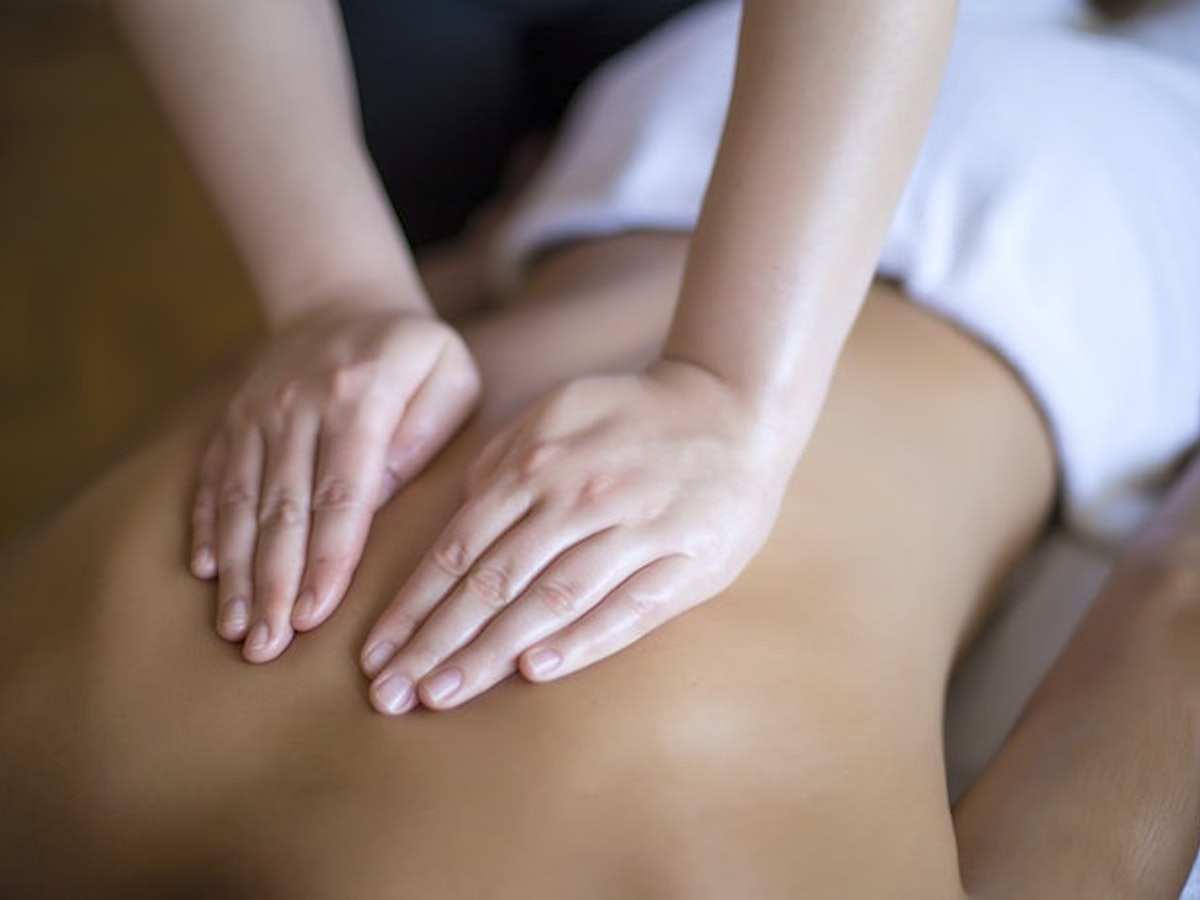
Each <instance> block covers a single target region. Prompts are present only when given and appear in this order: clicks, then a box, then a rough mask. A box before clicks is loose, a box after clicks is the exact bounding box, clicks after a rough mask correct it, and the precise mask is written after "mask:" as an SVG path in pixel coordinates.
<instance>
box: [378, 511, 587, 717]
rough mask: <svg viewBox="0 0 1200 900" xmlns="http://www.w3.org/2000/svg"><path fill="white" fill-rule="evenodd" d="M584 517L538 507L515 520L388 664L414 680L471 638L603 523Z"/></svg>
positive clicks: (435, 694) (510, 656)
mask: <svg viewBox="0 0 1200 900" xmlns="http://www.w3.org/2000/svg"><path fill="white" fill-rule="evenodd" d="M589 518H590V520H589ZM589 518H582V517H580V516H573V517H567V518H566V519H564V518H563V517H562V516H561V515H559V514H557V513H554V512H548V511H545V510H544V509H543V510H535V511H534V512H532V513H531V514H530V515H529V516H527V517H525V518H524V519H522V520H520V521H519V522H517V523H516V524H515V525H514V526H513V527H512V528H511V529H509V531H508V532H506V533H505V534H504V535H502V536H501V537H500V538H499V539H498V540H497V541H496V542H495V543H494V544H493V545H492V546H491V547H490V548H489V549H488V550H487V552H486V553H485V554H484V555H483V556H482V557H481V558H480V560H479V562H477V563H476V564H475V565H474V566H472V567H471V569H470V571H469V572H467V574H466V575H465V576H464V577H463V578H462V579H461V580H460V581H459V583H458V585H457V586H456V587H455V589H454V591H453V592H452V593H451V594H450V596H449V597H447V598H446V599H445V600H443V601H442V602H441V603H439V604H438V605H437V607H436V608H435V609H434V610H433V611H432V612H431V613H430V614H429V615H428V617H427V618H426V620H425V622H424V623H423V624H422V625H421V627H420V629H419V630H418V631H417V632H416V634H415V635H414V636H413V637H412V638H411V639H410V640H409V641H408V642H407V643H406V644H405V645H404V646H403V648H402V649H401V650H400V651H399V652H398V653H396V655H395V656H394V657H393V658H392V661H391V663H390V664H389V666H388V668H389V669H390V670H392V671H393V672H399V673H400V674H403V675H404V676H405V677H407V678H408V679H410V680H411V681H412V682H414V683H416V682H418V681H420V680H421V679H422V678H424V677H425V676H426V675H427V674H428V673H429V672H430V670H431V669H433V668H434V667H436V666H440V665H441V664H442V663H443V662H444V661H445V660H446V659H447V658H448V657H449V656H450V655H451V654H453V653H455V652H456V651H458V650H460V649H461V648H463V647H465V646H466V645H467V644H468V643H470V642H471V641H472V640H474V639H475V637H476V636H477V635H479V633H480V632H481V631H483V629H484V628H485V627H486V626H487V624H488V623H489V622H491V621H492V620H493V619H495V618H496V616H497V615H500V614H501V613H502V611H503V610H504V609H505V608H506V607H508V605H509V604H510V603H512V602H513V601H514V600H515V599H516V598H517V597H518V596H519V595H521V593H522V592H523V591H524V590H525V588H526V586H527V585H529V584H530V583H531V582H532V581H533V580H534V578H535V577H537V576H538V574H539V573H540V572H542V571H543V570H545V569H546V568H547V567H548V566H550V565H552V564H553V563H554V560H555V559H556V558H558V557H559V556H560V555H562V554H563V553H564V552H566V551H568V550H570V549H571V548H572V547H574V546H575V545H577V544H579V542H581V541H585V540H586V539H588V538H590V537H592V536H593V535H595V534H596V533H597V531H599V530H601V528H602V527H604V526H602V525H601V524H600V521H597V520H598V518H599V517H598V516H596V515H594V514H593V515H592V516H590V517H589ZM601 521H602V520H601ZM517 649H521V648H517ZM515 658H516V650H514V649H512V648H510V649H509V652H508V661H509V662H510V663H511V662H512V661H513V660H514V659H515ZM443 681H444V679H443ZM438 694H439V692H438V691H433V692H432V693H430V694H429V696H431V697H433V698H434V700H435V702H436V701H438V700H440V699H441V698H440V697H439V696H438Z"/></svg>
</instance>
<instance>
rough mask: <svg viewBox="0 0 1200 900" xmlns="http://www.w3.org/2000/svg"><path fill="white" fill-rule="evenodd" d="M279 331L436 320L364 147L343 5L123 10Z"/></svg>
mask: <svg viewBox="0 0 1200 900" xmlns="http://www.w3.org/2000/svg"><path fill="white" fill-rule="evenodd" d="M111 5H112V7H113V9H114V11H115V13H116V16H117V19H118V21H119V22H120V24H121V26H122V28H123V30H124V31H125V33H126V34H127V36H128V38H129V41H130V43H131V44H132V45H133V47H134V50H135V52H136V54H137V56H138V57H139V58H140V60H141V62H142V64H143V67H144V69H145V70H146V72H147V74H148V76H149V79H150V81H151V83H152V85H153V86H154V88H155V90H156V91H157V93H158V94H159V96H160V98H161V100H162V103H163V105H164V107H165V108H166V111H167V114H168V117H169V118H170V120H171V122H172V124H173V125H174V127H175V129H176V131H177V132H178V134H179V135H180V137H181V140H182V142H183V144H184V146H185V148H186V149H187V151H188V153H189V155H190V156H191V158H192V159H193V162H194V164H195V166H196V168H197V170H198V172H199V174H200V177H201V179H202V181H203V182H204V184H205V186H206V188H207V190H208V192H209V194H210V196H211V197H212V199H213V202H214V203H215V204H216V206H217V208H218V210H219V212H220V214H221V216H222V218H223V219H224V221H225V223H226V225H227V227H228V229H229V231H230V233H231V235H232V237H233V239H234V241H235V243H236V245H237V246H238V248H239V250H240V252H241V254H242V256H243V258H244V260H245V262H246V264H247V267H248V269H249V270H250V274H251V277H252V278H253V279H254V280H255V282H256V285H257V287H258V291H259V295H260V297H261V299H262V304H263V307H264V312H265V314H266V317H267V320H268V322H269V323H270V324H272V325H279V324H283V323H285V322H286V321H288V320H290V319H292V318H295V317H296V316H298V315H302V314H304V313H305V312H306V311H308V310H310V309H311V308H313V307H314V306H316V305H320V304H322V303H325V302H328V301H329V300H330V299H331V298H332V297H334V296H346V295H352V296H354V297H355V298H356V299H357V300H358V301H359V302H363V303H372V304H384V305H386V304H401V305H405V306H408V307H411V308H414V309H424V308H427V305H426V301H425V298H424V293H423V291H422V290H421V288H420V282H419V280H418V278H417V275H416V272H415V268H414V266H413V264H412V260H411V257H410V256H409V253H408V251H407V248H406V246H405V243H404V240H403V236H402V234H401V232H400V229H399V226H398V224H397V223H396V222H395V220H394V217H393V215H392V213H391V210H390V208H389V206H388V204H387V201H386V199H385V197H384V195H383V192H382V190H381V189H380V187H379V185H378V181H377V177H376V174H375V171H374V169H373V167H372V165H371V163H370V160H369V157H368V155H367V152H366V150H365V147H364V145H363V142H362V138H361V134H360V127H359V124H358V116H357V111H356V99H355V89H354V84H353V79H352V75H351V71H350V67H349V63H348V59H347V52H346V48H345V46H344V36H343V34H342V30H341V25H340V20H339V18H338V12H337V9H336V7H335V4H334V3H333V2H332V0H256V2H253V3H244V2H242V0H205V2H202V3H193V2H185V0H112V4H111Z"/></svg>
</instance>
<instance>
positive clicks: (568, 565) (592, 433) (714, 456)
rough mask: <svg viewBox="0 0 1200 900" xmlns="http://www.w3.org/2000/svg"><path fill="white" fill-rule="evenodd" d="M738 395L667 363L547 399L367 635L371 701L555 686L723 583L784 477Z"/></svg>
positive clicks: (577, 385)
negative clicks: (509, 683) (525, 682)
mask: <svg viewBox="0 0 1200 900" xmlns="http://www.w3.org/2000/svg"><path fill="white" fill-rule="evenodd" d="M755 422H756V418H755V416H753V415H751V414H750V413H749V411H748V409H747V408H746V405H745V404H744V402H743V398H741V397H739V396H738V395H737V394H736V393H735V392H734V391H732V390H731V389H730V388H729V387H728V385H726V384H724V383H723V382H721V381H720V379H717V378H715V377H714V376H713V375H712V374H711V373H708V372H706V371H704V370H703V369H700V368H698V367H696V366H694V365H691V364H688V363H681V362H677V361H660V362H658V363H656V364H655V365H654V366H652V367H651V368H650V369H649V370H648V371H647V372H645V373H643V374H639V375H616V376H601V377H593V378H587V379H582V380H577V381H574V382H571V383H570V384H568V385H567V386H565V387H563V388H560V389H558V390H556V391H554V392H551V393H550V394H549V395H547V396H546V397H545V398H543V399H542V401H541V402H539V403H538V404H537V405H536V406H535V407H534V408H533V409H532V410H531V411H530V412H528V413H527V414H526V415H524V416H522V417H521V418H520V419H519V420H518V421H517V422H516V423H515V424H513V425H511V426H510V427H509V428H507V429H506V430H505V431H503V432H501V433H500V434H499V435H498V436H497V437H496V438H494V439H493V440H492V441H491V442H490V443H489V444H488V446H487V447H486V448H485V449H484V450H483V452H482V453H481V454H480V456H479V458H478V459H477V460H476V461H475V463H474V465H473V467H472V470H471V473H470V478H469V486H468V499H467V502H466V503H465V505H464V506H463V507H462V508H461V510H460V511H459V513H458V515H457V516H456V517H455V518H454V519H453V521H451V523H450V524H449V525H448V526H447V527H446V529H445V531H444V532H443V533H442V535H441V536H440V537H439V539H438V540H437V541H436V542H435V544H434V545H433V547H432V548H431V549H430V550H429V551H428V552H427V553H426V555H425V557H424V558H423V559H422V561H421V562H420V563H419V565H418V567H417V569H416V570H415V571H414V573H413V575H412V576H411V577H410V579H409V580H408V581H407V583H406V584H405V585H404V586H403V587H402V588H401V590H400V592H399V593H398V594H397V595H396V597H395V599H394V600H393V601H392V603H391V605H390V606H389V607H388V609H387V610H386V611H385V612H384V614H383V615H382V616H381V617H380V619H379V621H378V622H377V623H376V625H375V627H374V628H373V629H372V631H371V633H370V635H369V636H368V638H367V641H366V644H365V647H364V652H363V657H362V664H363V668H364V670H365V671H366V673H367V674H368V675H369V676H372V677H373V679H374V680H373V684H372V688H371V692H370V696H371V702H372V704H373V705H374V706H375V707H376V708H377V709H378V710H379V711H381V712H386V713H391V714H397V713H403V712H406V711H408V710H409V709H412V708H413V707H414V706H415V705H416V704H417V703H418V702H420V703H422V704H424V705H426V706H429V707H433V708H439V709H444V708H449V707H453V706H457V705H459V704H461V703H464V702H466V701H467V700H469V699H471V698H472V697H475V696H476V695H478V694H479V693H481V692H482V691H485V690H487V689H488V688H489V687H491V686H493V685H494V684H496V683H497V682H498V681H500V680H501V679H503V678H505V677H507V676H508V675H510V674H511V673H513V672H514V671H516V670H517V669H518V668H519V669H520V671H521V673H522V674H523V675H524V676H525V677H526V678H528V679H530V680H532V681H546V680H551V679H553V678H558V677H561V676H563V675H566V674H569V673H570V672H574V671H576V670H578V669H580V668H583V667H585V666H588V665H590V664H592V663H594V662H596V661H598V660H600V659H602V658H604V657H606V656H608V655H610V654H612V653H615V652H617V651H618V650H620V649H622V648H623V647H626V646H627V645H629V644H631V643H632V642H634V641H635V640H637V639H638V638H640V637H642V636H643V635H645V634H646V633H647V632H649V631H651V630H652V629H654V628H656V627H658V626H659V625H660V624H662V623H663V622H665V621H667V620H668V619H670V618H672V617H674V616H676V615H678V614H679V613H681V612H683V611H684V610H686V609H688V608H690V607H692V606H695V605H696V604H698V603H700V602H702V601H704V600H706V599H708V598H709V597H711V596H713V595H714V594H716V593H718V592H719V591H720V590H721V589H723V588H724V587H726V586H727V585H728V584H729V583H730V582H731V581H732V580H733V579H734V578H735V577H736V576H737V574H738V573H739V572H740V571H741V570H742V568H743V567H744V566H745V564H746V563H747V561H748V560H749V559H750V557H751V556H752V555H753V554H754V553H755V552H756V551H757V549H758V548H759V547H760V546H761V545H762V542H763V541H764V540H765V539H766V536H767V533H768V532H769V530H770V527H771V525H772V523H773V522H774V519H775V516H776V513H777V510H778V505H779V501H780V497H781V496H782V491H783V487H784V485H785V483H786V480H787V475H788V472H789V470H790V465H789V464H788V460H787V459H786V458H784V457H783V456H781V455H780V454H779V453H777V452H776V450H775V449H774V447H773V444H774V443H775V442H773V441H771V440H770V439H768V438H767V437H766V436H765V435H764V434H762V433H761V431H760V430H759V429H757V428H756V426H755Z"/></svg>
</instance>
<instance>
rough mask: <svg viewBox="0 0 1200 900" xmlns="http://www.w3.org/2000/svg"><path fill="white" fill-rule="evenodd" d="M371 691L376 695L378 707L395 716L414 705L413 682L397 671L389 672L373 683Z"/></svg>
mask: <svg viewBox="0 0 1200 900" xmlns="http://www.w3.org/2000/svg"><path fill="white" fill-rule="evenodd" d="M371 693H372V694H374V695H375V701H376V702H375V706H376V708H377V709H381V710H382V711H383V712H386V713H388V714H390V715H393V716H394V715H397V714H399V713H402V712H405V711H406V710H407V709H408V708H409V707H411V706H412V705H413V688H412V682H411V681H409V680H408V679H407V678H405V677H404V676H403V675H397V674H396V673H395V672H388V673H387V674H386V675H384V676H383V677H382V678H380V679H379V680H378V681H376V682H375V683H374V684H373V685H371Z"/></svg>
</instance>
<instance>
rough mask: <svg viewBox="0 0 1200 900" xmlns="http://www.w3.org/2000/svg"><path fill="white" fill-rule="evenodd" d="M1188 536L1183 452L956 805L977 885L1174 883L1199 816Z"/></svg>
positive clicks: (1199, 537)
mask: <svg viewBox="0 0 1200 900" xmlns="http://www.w3.org/2000/svg"><path fill="white" fill-rule="evenodd" d="M1198 542H1200V464H1198V463H1195V462H1194V463H1192V465H1191V467H1190V468H1189V470H1188V471H1187V473H1186V474H1185V476H1184V477H1183V478H1182V479H1181V480H1180V481H1179V483H1178V485H1177V486H1176V487H1175V489H1174V490H1173V491H1172V493H1171V495H1170V496H1169V497H1168V499H1167V501H1166V502H1165V503H1164V504H1163V506H1162V507H1161V509H1160V510H1159V511H1158V512H1157V513H1156V514H1155V516H1154V517H1153V518H1152V520H1151V521H1150V522H1149V524H1148V525H1147V527H1146V528H1145V529H1144V530H1143V531H1142V533H1141V535H1140V536H1139V538H1138V540H1137V541H1136V542H1135V544H1134V545H1133V547H1132V548H1131V549H1130V551H1129V552H1128V554H1127V555H1126V556H1125V557H1124V559H1122V560H1121V561H1120V562H1119V563H1118V565H1117V567H1116V568H1115V570H1114V572H1113V574H1112V576H1111V577H1110V578H1109V580H1108V582H1106V584H1105V586H1104V589H1103V590H1102V591H1101V594H1100V596H1099V597H1098V599H1097V600H1096V603H1095V605H1094V606H1093V608H1092V610H1091V611H1090V612H1089V613H1088V615H1087V617H1086V618H1085V619H1084V621H1083V624H1082V625H1081V626H1080V628H1079V630H1078V632H1077V633H1076V635H1075V636H1074V638H1073V639H1072V640H1071V642H1070V643H1069V644H1068V645H1067V648H1066V649H1065V650H1064V652H1063V654H1062V656H1061V657H1060V658H1059V660H1058V662H1057V663H1056V664H1055V666H1054V668H1053V669H1051V671H1050V673H1049V675H1047V677H1046V680H1045V681H1044V682H1043V684H1042V686H1041V687H1040V689H1039V690H1038V692H1037V693H1036V694H1035V695H1034V697H1033V699H1032V700H1031V701H1030V703H1029V706H1028V707H1027V708H1026V711H1025V713H1024V716H1023V717H1022V719H1021V721H1020V722H1019V723H1018V724H1017V727H1016V729H1015V730H1014V732H1013V734H1012V735H1011V737H1010V738H1009V740H1008V741H1007V742H1006V743H1005V745H1004V746H1003V748H1002V749H1001V751H1000V753H999V754H998V755H997V757H996V759H995V760H994V761H993V762H992V764H991V765H990V766H989V767H988V768H987V770H986V771H985V772H984V774H983V776H982V777H981V778H980V780H979V782H977V783H976V785H975V786H974V787H972V788H971V790H970V791H969V792H968V793H967V795H966V796H965V797H964V799H963V800H962V802H961V803H960V804H959V806H958V808H957V810H956V811H955V820H956V829H957V832H958V837H959V845H960V850H961V854H962V863H963V872H964V877H965V879H966V881H967V884H968V886H969V887H970V888H971V889H972V894H973V896H978V897H1066V896H1072V897H1113V898H1117V897H1129V898H1149V897H1164V898H1167V897H1170V898H1174V897H1177V896H1179V891H1180V887H1181V885H1182V884H1183V882H1184V879H1185V877H1186V873H1187V870H1188V866H1189V865H1190V864H1191V862H1192V860H1193V859H1194V858H1195V855H1196V842H1197V833H1196V830H1197V829H1196V825H1197V823H1198V822H1200V768H1198V767H1197V765H1196V761H1197V759H1200V554H1198V553H1197V546H1198ZM1067 876H1069V878H1068V877H1067Z"/></svg>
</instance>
